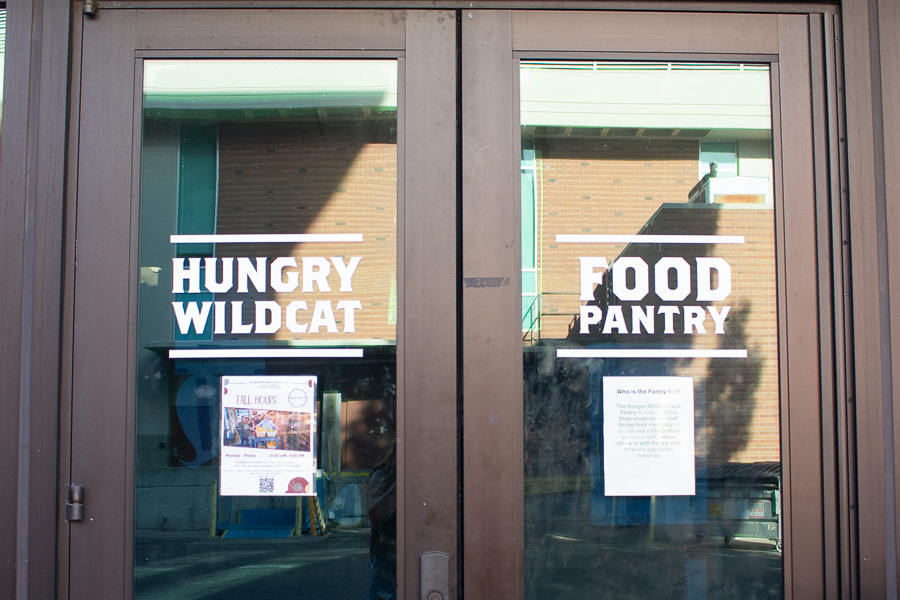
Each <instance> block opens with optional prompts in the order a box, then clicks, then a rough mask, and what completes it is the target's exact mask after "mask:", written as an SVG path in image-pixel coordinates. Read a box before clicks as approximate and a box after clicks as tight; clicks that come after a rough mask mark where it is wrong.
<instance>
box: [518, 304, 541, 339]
mask: <svg viewBox="0 0 900 600" xmlns="http://www.w3.org/2000/svg"><path fill="white" fill-rule="evenodd" d="M540 340H541V294H540V293H538V294H537V295H536V296H535V297H534V300H532V301H531V304H529V305H528V308H525V309H523V310H522V343H523V344H524V345H526V346H534V345H535V344H537V343H538V342H539V341H540Z"/></svg>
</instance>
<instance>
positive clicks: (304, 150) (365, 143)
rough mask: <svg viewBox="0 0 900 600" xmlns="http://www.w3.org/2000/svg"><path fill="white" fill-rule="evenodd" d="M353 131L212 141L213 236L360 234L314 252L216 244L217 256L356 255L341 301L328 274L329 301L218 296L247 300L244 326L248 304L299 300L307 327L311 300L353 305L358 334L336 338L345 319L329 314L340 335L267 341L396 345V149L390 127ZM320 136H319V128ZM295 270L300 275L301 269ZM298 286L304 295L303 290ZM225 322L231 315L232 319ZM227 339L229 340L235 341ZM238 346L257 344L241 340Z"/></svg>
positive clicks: (240, 130) (238, 128)
mask: <svg viewBox="0 0 900 600" xmlns="http://www.w3.org/2000/svg"><path fill="white" fill-rule="evenodd" d="M365 126H366V131H365V132H364V133H361V132H360V130H359V127H358V126H357V127H354V126H352V125H351V126H342V125H334V124H327V123H326V124H325V125H322V124H320V126H319V128H316V127H315V126H312V125H305V124H302V123H296V124H284V123H278V124H272V125H261V124H259V123H244V124H234V125H225V126H222V127H221V128H220V133H219V187H218V190H219V192H218V206H217V209H218V210H217V215H216V229H217V233H220V234H227V233H265V234H269V233H272V234H296V233H328V234H334V233H361V234H362V235H363V241H362V242H361V243H343V244H336V243H312V244H300V245H297V246H285V245H284V244H272V245H252V246H251V245H244V244H241V245H237V244H232V245H226V244H223V245H220V246H219V248H218V255H219V256H249V257H257V256H267V257H270V260H271V259H273V258H275V257H278V256H292V257H295V258H296V259H297V263H298V267H300V265H301V259H302V257H303V256H307V257H326V258H328V257H332V256H339V257H343V259H344V261H345V263H347V262H349V260H350V257H352V256H360V257H362V260H361V261H360V264H359V267H358V268H357V269H356V271H355V273H354V275H353V278H352V283H353V291H352V292H341V291H340V290H339V284H340V279H339V277H338V274H337V273H336V272H335V271H334V270H333V269H332V272H331V275H330V276H329V278H328V282H329V284H330V286H331V288H332V291H331V292H330V293H323V292H320V291H318V288H317V289H316V291H315V292H312V293H302V291H301V288H300V287H298V288H297V289H296V290H295V291H294V292H290V293H287V292H285V293H278V292H274V291H273V290H272V289H271V283H269V289H268V290H267V292H266V293H264V294H261V293H257V292H256V291H255V290H254V288H253V287H251V288H250V293H244V294H235V293H233V292H232V293H228V294H223V295H222V296H221V297H219V296H217V297H216V300H244V314H245V318H244V322H245V323H246V322H252V321H253V316H254V315H253V301H254V300H276V301H277V302H278V303H279V304H281V305H282V306H286V305H287V304H288V303H289V302H291V301H292V300H303V301H306V302H307V304H308V306H309V310H308V311H307V312H306V315H305V319H306V320H307V321H308V320H309V317H310V315H311V314H312V311H313V307H314V304H315V301H316V300H327V301H330V302H331V304H332V306H334V305H336V304H337V302H338V301H340V300H359V301H360V302H361V303H362V309H360V310H357V311H355V325H356V332H355V333H351V334H348V333H343V332H342V331H343V323H342V322H341V321H342V315H343V311H341V310H335V317H336V319H337V321H338V323H337V324H338V327H339V333H328V332H326V331H325V329H324V328H323V329H321V330H320V331H319V332H317V333H309V334H295V333H292V332H291V331H288V329H287V328H286V327H284V326H283V327H282V328H281V330H280V331H278V332H277V333H275V334H271V335H268V336H266V335H263V336H261V337H263V338H270V339H284V340H290V339H306V340H310V341H315V340H322V339H335V338H339V339H344V340H348V339H349V340H353V339H384V340H394V339H396V333H395V329H396V271H397V268H396V265H397V262H396V253H397V147H396V142H395V141H394V140H393V139H392V136H391V131H390V129H389V127H390V125H389V124H388V123H386V122H385V123H383V124H379V123H377V122H374V123H373V122H368V123H365ZM323 128H324V129H325V131H322V129H323ZM298 270H302V269H298ZM301 287H302V286H301ZM229 323H230V316H229ZM226 337H230V338H234V337H236V336H234V335H228V336H226ZM238 337H240V338H242V339H252V338H254V337H260V336H255V335H252V334H250V335H243V336H238Z"/></svg>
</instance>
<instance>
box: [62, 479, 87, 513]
mask: <svg viewBox="0 0 900 600" xmlns="http://www.w3.org/2000/svg"><path fill="white" fill-rule="evenodd" d="M82 519H84V488H83V487H82V486H80V485H70V486H69V501H68V502H66V521H81V520H82Z"/></svg>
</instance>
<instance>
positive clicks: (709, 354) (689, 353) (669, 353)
mask: <svg viewBox="0 0 900 600" xmlns="http://www.w3.org/2000/svg"><path fill="white" fill-rule="evenodd" d="M556 356H557V358H747V351H746V350H667V349H664V348H660V349H659V350H654V349H645V348H622V349H616V350H597V349H587V350H582V349H559V350H557V351H556Z"/></svg>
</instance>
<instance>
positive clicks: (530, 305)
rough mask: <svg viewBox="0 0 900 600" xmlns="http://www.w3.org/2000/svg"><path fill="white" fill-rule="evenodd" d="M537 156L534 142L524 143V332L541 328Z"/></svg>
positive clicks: (522, 214)
mask: <svg viewBox="0 0 900 600" xmlns="http://www.w3.org/2000/svg"><path fill="white" fill-rule="evenodd" d="M536 164H537V161H536V156H535V150H534V142H533V141H526V140H523V141H522V169H521V173H522V186H521V187H522V192H521V202H522V205H521V220H522V230H521V231H522V331H530V330H532V329H534V328H536V327H537V326H538V324H537V319H538V313H539V310H540V308H539V306H538V304H537V298H538V289H537V250H536V237H537V230H536V213H537V211H536V194H535V168H536Z"/></svg>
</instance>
